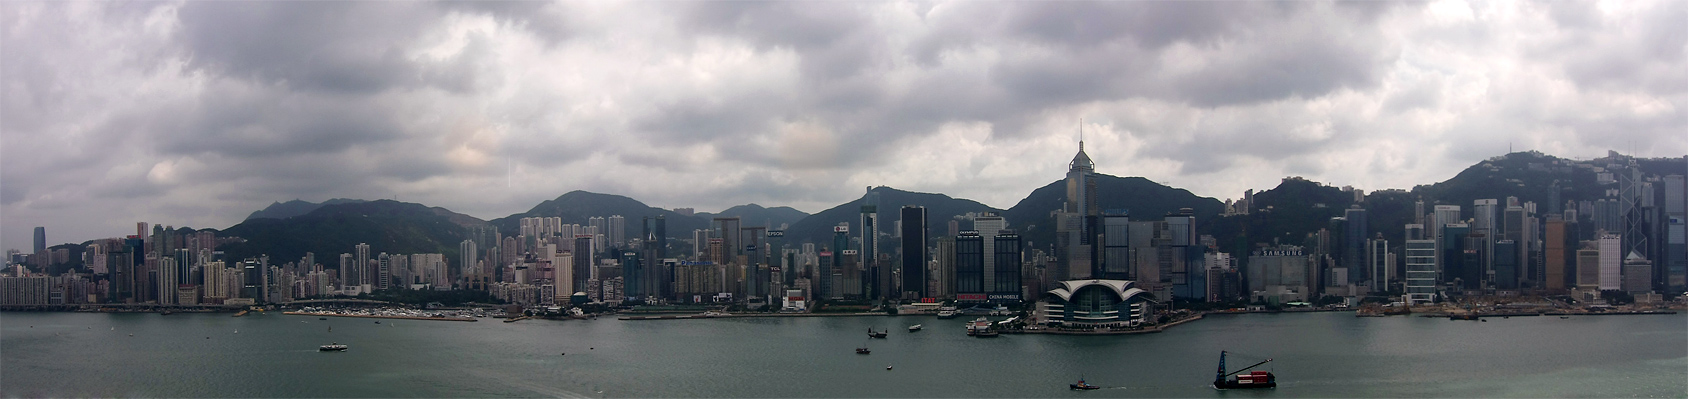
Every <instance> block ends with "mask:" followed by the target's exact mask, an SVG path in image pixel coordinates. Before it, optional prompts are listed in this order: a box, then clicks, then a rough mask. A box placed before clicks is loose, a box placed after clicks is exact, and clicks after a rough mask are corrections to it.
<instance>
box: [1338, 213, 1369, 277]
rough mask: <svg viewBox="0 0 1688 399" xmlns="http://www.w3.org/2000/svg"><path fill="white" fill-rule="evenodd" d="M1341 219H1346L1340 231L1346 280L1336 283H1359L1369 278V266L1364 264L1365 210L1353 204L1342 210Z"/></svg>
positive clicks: (1365, 252)
mask: <svg viewBox="0 0 1688 399" xmlns="http://www.w3.org/2000/svg"><path fill="white" fill-rule="evenodd" d="M1343 219H1345V220H1346V221H1347V223H1346V224H1345V225H1344V228H1345V231H1343V232H1342V233H1343V234H1342V240H1343V249H1342V267H1346V268H1348V281H1345V282H1337V283H1348V284H1360V283H1362V282H1365V281H1366V280H1368V279H1370V278H1371V274H1373V273H1371V271H1370V270H1368V269H1371V267H1370V266H1368V265H1367V264H1366V259H1367V254H1368V251H1367V250H1366V239H1367V238H1368V237H1370V236H1369V235H1368V234H1367V232H1368V229H1367V228H1366V210H1365V209H1364V208H1360V206H1359V205H1354V206H1353V207H1351V208H1348V210H1346V211H1344V212H1343Z"/></svg>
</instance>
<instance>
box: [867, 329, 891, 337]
mask: <svg viewBox="0 0 1688 399" xmlns="http://www.w3.org/2000/svg"><path fill="white" fill-rule="evenodd" d="M890 334H891V330H885V331H873V327H868V329H867V336H868V338H885V336H886V335H890Z"/></svg>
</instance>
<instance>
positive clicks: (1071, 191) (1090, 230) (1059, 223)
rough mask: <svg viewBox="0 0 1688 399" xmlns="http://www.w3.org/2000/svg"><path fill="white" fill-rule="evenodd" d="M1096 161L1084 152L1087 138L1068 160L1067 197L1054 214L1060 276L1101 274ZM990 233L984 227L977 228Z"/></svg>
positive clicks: (1076, 276) (1077, 276) (1089, 276)
mask: <svg viewBox="0 0 1688 399" xmlns="http://www.w3.org/2000/svg"><path fill="white" fill-rule="evenodd" d="M1095 171H1096V163H1095V162H1093V161H1091V160H1090V155H1089V154H1085V153H1084V140H1082V139H1081V140H1079V142H1078V154H1075V155H1073V160H1072V162H1069V163H1067V178H1066V186H1067V187H1066V188H1067V190H1066V194H1067V195H1066V201H1065V202H1064V204H1063V205H1062V207H1061V210H1060V211H1059V212H1057V213H1056V215H1055V224H1056V226H1055V229H1056V231H1055V246H1056V248H1055V250H1056V252H1057V253H1058V254H1059V255H1058V257H1059V258H1058V260H1057V268H1058V269H1057V278H1061V279H1081V278H1093V277H1099V276H1100V275H1101V274H1102V273H1101V272H1100V271H1098V270H1097V268H1096V262H1095V253H1094V252H1095V249H1094V245H1095V243H1094V242H1093V241H1094V239H1095V237H1094V236H1095V232H1096V227H1095V226H1096V223H1099V222H1100V221H1099V220H1098V217H1097V216H1098V215H1099V214H1100V212H1101V207H1100V206H1097V201H1096V195H1097V190H1096V176H1095ZM978 230H979V231H980V232H981V233H986V234H988V233H989V232H988V231H987V230H986V229H984V228H979V229H978Z"/></svg>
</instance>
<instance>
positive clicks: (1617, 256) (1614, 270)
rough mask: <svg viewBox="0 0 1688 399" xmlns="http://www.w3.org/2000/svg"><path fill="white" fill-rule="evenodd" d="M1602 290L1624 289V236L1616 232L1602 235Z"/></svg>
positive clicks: (1600, 285) (1600, 240)
mask: <svg viewBox="0 0 1688 399" xmlns="http://www.w3.org/2000/svg"><path fill="white" fill-rule="evenodd" d="M1596 241H1598V242H1599V245H1600V284H1599V287H1600V290H1601V291H1607V290H1619V289H1623V259H1624V251H1623V247H1622V244H1623V238H1622V237H1620V236H1618V235H1615V234H1607V235H1604V236H1600V239H1598V240H1596Z"/></svg>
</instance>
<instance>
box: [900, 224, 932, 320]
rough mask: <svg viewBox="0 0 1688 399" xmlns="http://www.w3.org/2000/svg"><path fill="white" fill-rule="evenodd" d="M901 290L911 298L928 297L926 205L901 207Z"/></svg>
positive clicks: (929, 293) (929, 295)
mask: <svg viewBox="0 0 1688 399" xmlns="http://www.w3.org/2000/svg"><path fill="white" fill-rule="evenodd" d="M901 231H902V237H901V238H902V268H901V270H902V291H903V292H904V293H907V294H908V295H903V296H912V297H913V299H919V298H928V297H931V296H932V293H931V292H930V291H929V290H928V287H927V284H926V280H927V275H926V268H927V264H926V263H927V262H926V207H923V206H916V205H907V206H904V207H903V209H902V226H901Z"/></svg>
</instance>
